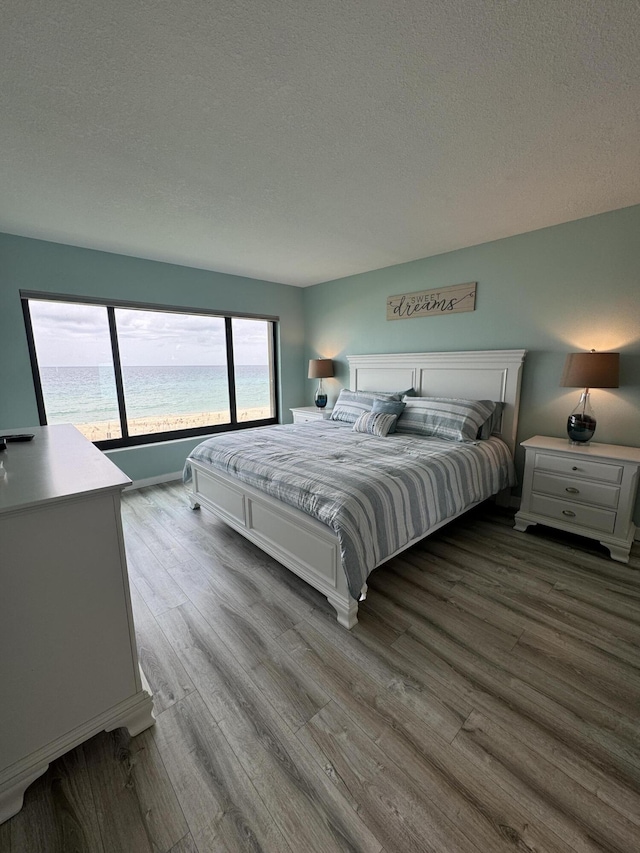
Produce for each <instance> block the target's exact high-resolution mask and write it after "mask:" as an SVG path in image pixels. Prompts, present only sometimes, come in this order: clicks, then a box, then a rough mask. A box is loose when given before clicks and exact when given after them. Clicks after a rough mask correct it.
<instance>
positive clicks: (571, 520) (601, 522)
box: [531, 495, 616, 533]
mask: <svg viewBox="0 0 640 853" xmlns="http://www.w3.org/2000/svg"><path fill="white" fill-rule="evenodd" d="M531 511H532V512H534V513H536V514H537V515H544V516H547V517H548V518H550V519H554V520H555V521H564V522H566V523H567V524H575V525H578V526H580V527H587V528H589V529H591V530H599V531H600V532H602V533H613V528H614V527H615V523H616V514H615V512H611V511H610V510H606V509H597V508H596V507H591V506H582V505H581V504H577V503H571V502H570V501H561V500H557V499H556V498H549V497H546V496H545V495H532V496H531Z"/></svg>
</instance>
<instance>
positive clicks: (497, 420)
mask: <svg viewBox="0 0 640 853" xmlns="http://www.w3.org/2000/svg"><path fill="white" fill-rule="evenodd" d="M503 411H504V403H496V407H495V409H494V410H493V412H492V413H491V414H490V415H489V417H488V418H487V419H486V421H485V422H484V423H483V424H482V426H481V427H480V429H479V430H478V436H477V437H478V438H480V439H482V440H483V441H484V440H486V439H487V438H491V436H492V435H493V433H494V432H500V427H501V426H502V412H503Z"/></svg>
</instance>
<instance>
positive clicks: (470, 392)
mask: <svg viewBox="0 0 640 853" xmlns="http://www.w3.org/2000/svg"><path fill="white" fill-rule="evenodd" d="M526 352H527V351H526V350H523V349H518V350H476V351H470V352H410V353H380V354H376V355H349V356H347V359H348V361H349V387H350V388H351V389H352V390H354V391H403V390H405V389H407V388H413V389H414V390H415V393H416V395H418V396H420V397H461V398H464V399H467V400H495V401H496V402H497V401H500V402H502V403H504V404H505V405H504V412H503V415H502V424H501V428H500V433H499V435H500V437H501V438H502V440H503V441H504V442H506V444H508V445H509V447H510V448H511V454H512V455H513V453H514V452H515V447H516V432H517V429H518V410H519V407H520V382H521V376H522V363H523V361H524V357H525V355H526Z"/></svg>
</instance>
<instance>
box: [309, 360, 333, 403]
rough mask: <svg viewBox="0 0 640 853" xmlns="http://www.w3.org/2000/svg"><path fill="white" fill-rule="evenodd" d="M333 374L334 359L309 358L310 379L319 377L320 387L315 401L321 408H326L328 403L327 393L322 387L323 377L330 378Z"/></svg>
mask: <svg viewBox="0 0 640 853" xmlns="http://www.w3.org/2000/svg"><path fill="white" fill-rule="evenodd" d="M332 376H333V361H332V360H331V359H330V358H311V359H309V379H319V380H320V381H319V382H318V389H317V391H316V396H315V398H314V399H315V403H316V406H317V407H318V408H319V409H324V407H325V406H326V405H327V395H326V394H325V392H324V389H323V387H322V380H323V379H330V378H331V377H332Z"/></svg>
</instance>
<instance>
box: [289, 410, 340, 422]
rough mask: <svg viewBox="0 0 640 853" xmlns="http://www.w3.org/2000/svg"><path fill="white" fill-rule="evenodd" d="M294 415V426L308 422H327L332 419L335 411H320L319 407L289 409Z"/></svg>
mask: <svg viewBox="0 0 640 853" xmlns="http://www.w3.org/2000/svg"><path fill="white" fill-rule="evenodd" d="M289 411H290V412H291V414H292V415H293V422H294V424H304V423H307V421H323V420H324V421H326V420H329V418H330V417H331V412H332V411H333V409H319V408H318V407H317V406H298V408H296V409H289Z"/></svg>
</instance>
